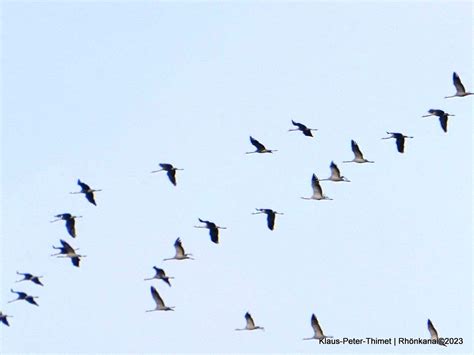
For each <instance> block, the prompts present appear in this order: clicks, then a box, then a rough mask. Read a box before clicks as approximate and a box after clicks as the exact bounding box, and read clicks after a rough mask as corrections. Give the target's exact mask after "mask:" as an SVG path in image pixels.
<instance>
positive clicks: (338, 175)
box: [319, 161, 351, 182]
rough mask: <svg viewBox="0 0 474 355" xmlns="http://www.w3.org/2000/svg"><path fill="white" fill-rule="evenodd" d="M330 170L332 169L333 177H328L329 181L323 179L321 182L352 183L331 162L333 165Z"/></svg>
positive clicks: (332, 163)
mask: <svg viewBox="0 0 474 355" xmlns="http://www.w3.org/2000/svg"><path fill="white" fill-rule="evenodd" d="M329 168H330V169H331V176H330V177H328V178H327V179H321V180H319V181H335V182H339V181H344V182H351V181H350V180H349V179H347V178H346V177H345V176H342V175H341V172H340V171H339V168H338V167H337V165H336V164H334V162H333V161H332V162H331V165H329Z"/></svg>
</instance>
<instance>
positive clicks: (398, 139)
mask: <svg viewBox="0 0 474 355" xmlns="http://www.w3.org/2000/svg"><path fill="white" fill-rule="evenodd" d="M387 134H390V137H384V138H382V139H390V138H395V143H396V144H397V150H398V152H399V153H403V152H405V138H413V137H411V136H405V135H404V134H402V133H398V132H387Z"/></svg>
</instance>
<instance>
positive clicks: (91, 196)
mask: <svg viewBox="0 0 474 355" xmlns="http://www.w3.org/2000/svg"><path fill="white" fill-rule="evenodd" d="M86 198H87V201H89V202H90V203H92V204H93V205H95V206H97V204H96V203H95V200H94V193H93V192H92V191H89V192H86Z"/></svg>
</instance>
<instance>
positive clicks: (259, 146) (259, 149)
mask: <svg viewBox="0 0 474 355" xmlns="http://www.w3.org/2000/svg"><path fill="white" fill-rule="evenodd" d="M250 143H252V145H253V146H254V147H255V148H257V150H256V151H255V152H246V153H245V154H253V153H273V152H277V150H275V149H273V150H272V149H267V148H265V146H264V145H263V144H262V143H260V142H259V141H258V140H256V139H255V138H253V137H252V136H250Z"/></svg>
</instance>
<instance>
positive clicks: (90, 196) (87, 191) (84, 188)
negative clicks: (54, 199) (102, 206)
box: [70, 179, 102, 206]
mask: <svg viewBox="0 0 474 355" xmlns="http://www.w3.org/2000/svg"><path fill="white" fill-rule="evenodd" d="M77 184H78V185H79V186H80V187H81V191H79V192H70V193H71V194H84V195H85V196H86V198H87V201H89V202H90V203H92V204H93V205H94V206H97V204H96V203H95V199H94V192H96V191H102V190H94V189H91V188H90V186H89V185H87V184H86V183H83V182H82V181H81V180H79V179H77Z"/></svg>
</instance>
